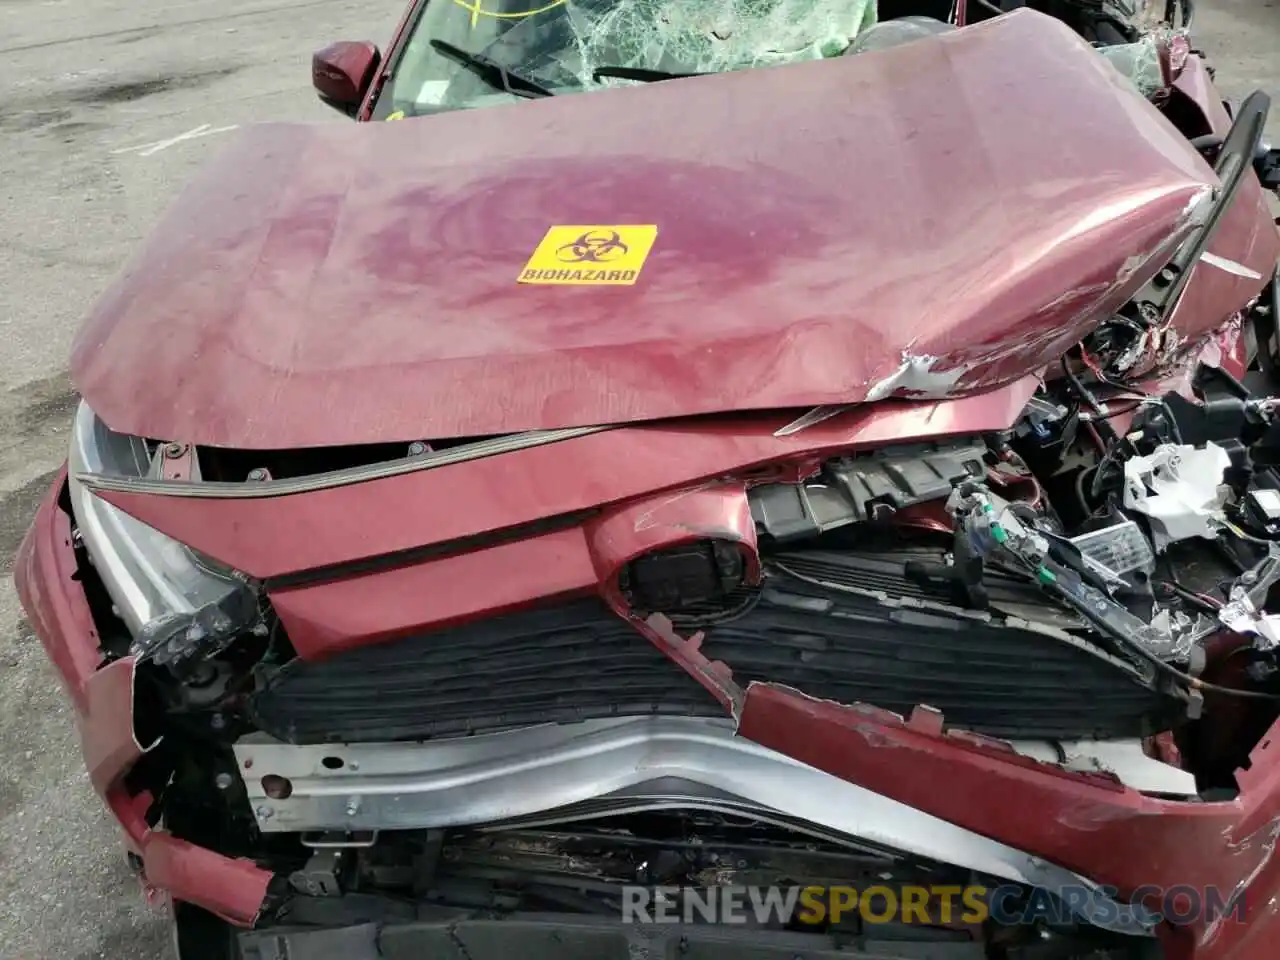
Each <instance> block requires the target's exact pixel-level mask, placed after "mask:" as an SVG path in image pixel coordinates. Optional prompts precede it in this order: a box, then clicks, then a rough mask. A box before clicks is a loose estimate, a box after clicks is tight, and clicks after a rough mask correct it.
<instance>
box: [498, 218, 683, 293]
mask: <svg viewBox="0 0 1280 960" xmlns="http://www.w3.org/2000/svg"><path fill="white" fill-rule="evenodd" d="M657 239H658V228H657V226H656V225H654V224H647V225H644V226H637V225H634V224H633V225H631V226H599V225H596V226H582V225H578V226H555V227H552V228H551V229H550V230H548V231H547V235H546V236H545V237H543V238H542V242H541V243H539V244H538V248H537V249H536V250H534V251H533V256H532V257H530V258H529V262H528V263H526V264H525V265H524V269H523V270H521V271H520V276H519V278H518V280H519V282H520V283H555V284H562V285H578V286H599V285H604V286H628V285H630V284H633V283H635V282H636V278H637V277H639V276H640V268H641V267H643V266H644V262H645V259H646V258H647V257H648V256H649V251H650V250H652V249H653V243H654V241H655V240H657Z"/></svg>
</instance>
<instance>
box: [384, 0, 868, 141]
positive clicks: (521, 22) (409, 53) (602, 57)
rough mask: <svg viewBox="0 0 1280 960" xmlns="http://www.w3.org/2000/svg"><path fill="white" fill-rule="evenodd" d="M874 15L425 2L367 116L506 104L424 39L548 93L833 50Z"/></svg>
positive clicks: (713, 6)
mask: <svg viewBox="0 0 1280 960" xmlns="http://www.w3.org/2000/svg"><path fill="white" fill-rule="evenodd" d="M875 22H876V5H875V0H429V2H427V3H426V4H424V6H423V7H422V9H421V11H420V14H419V17H418V20H417V22H416V24H415V25H414V26H413V28H412V31H413V32H412V34H411V35H410V38H409V40H408V43H407V44H406V45H405V47H404V52H403V53H402V55H401V57H400V60H399V63H398V64H397V65H396V68H395V71H394V73H393V75H392V77H391V79H390V80H389V81H388V82H387V86H386V87H385V88H384V90H383V92H382V95H381V96H380V97H379V98H378V104H377V107H376V108H375V110H374V113H373V119H375V120H386V119H394V118H396V117H398V116H401V115H403V116H414V115H419V114H424V113H433V112H436V111H440V110H453V109H459V108H463V107H473V106H483V105H486V104H489V103H502V102H507V101H509V100H511V99H512V95H511V94H509V93H504V92H503V91H502V89H501V88H502V84H501V83H497V84H495V82H494V78H493V76H492V74H491V75H490V76H487V77H486V76H485V72H486V71H484V70H474V69H467V67H466V66H464V65H462V64H460V63H459V62H458V60H457V58H451V57H448V56H446V55H445V54H444V53H442V52H441V51H440V50H439V49H438V48H437V47H436V46H433V44H432V41H437V42H443V44H445V45H452V46H454V47H457V48H460V49H461V50H462V51H465V52H467V53H470V54H480V55H482V56H483V57H484V58H486V59H488V60H491V61H494V62H496V63H497V64H499V65H500V66H502V67H504V68H505V69H507V70H509V71H511V72H512V73H513V74H518V75H519V76H520V77H522V78H524V79H526V80H529V81H533V82H535V83H536V84H538V85H539V86H541V87H545V88H546V89H547V90H549V91H550V92H551V93H553V94H557V95H558V94H564V93H577V92H581V91H585V90H592V89H598V88H601V87H607V86H614V85H618V84H628V83H631V82H632V81H630V80H618V79H612V78H601V79H599V80H597V79H594V78H593V76H592V74H593V72H594V71H595V70H596V69H597V68H599V67H605V66H608V67H631V68H642V69H646V70H659V71H670V72H673V73H719V72H723V71H728V70H740V69H745V68H749V67H756V66H767V65H770V64H777V63H790V62H794V61H799V60H816V59H818V58H821V57H827V56H835V55H839V54H840V53H842V52H843V51H844V50H845V49H847V48H848V47H849V45H850V44H851V43H852V42H853V40H854V39H855V38H856V37H857V36H858V35H859V34H860V33H861V32H863V31H864V30H866V29H867V28H868V27H870V26H872V25H873V24H874V23H875Z"/></svg>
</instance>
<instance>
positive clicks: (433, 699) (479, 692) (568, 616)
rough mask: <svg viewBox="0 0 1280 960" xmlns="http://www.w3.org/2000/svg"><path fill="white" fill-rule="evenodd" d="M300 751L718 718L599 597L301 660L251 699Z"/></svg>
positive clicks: (269, 725) (259, 715)
mask: <svg viewBox="0 0 1280 960" xmlns="http://www.w3.org/2000/svg"><path fill="white" fill-rule="evenodd" d="M253 712H254V714H255V719H256V720H257V722H258V723H259V725H260V726H261V727H262V728H263V729H264V730H266V731H268V732H269V733H271V734H272V735H273V736H276V737H279V738H280V739H282V740H288V741H291V742H295V743H317V742H326V741H327V742H335V741H345V742H357V741H362V740H363V741H369V740H401V739H419V738H429V737H442V736H457V735H460V734H467V733H477V732H483V731H490V730H501V729H509V728H511V727H519V726H527V725H530V724H535V723H569V722H572V721H575V720H586V719H595V718H600V717H613V716H643V715H646V714H651V715H678V716H720V715H723V714H724V710H723V709H722V708H721V707H720V705H719V703H717V702H716V700H715V699H714V698H713V697H712V696H711V695H710V694H709V693H707V691H706V690H705V689H703V687H702V686H700V685H699V684H698V682H697V681H696V680H694V679H693V678H692V677H690V676H689V675H688V674H687V673H685V672H684V671H683V670H681V669H680V668H678V667H677V666H675V664H673V663H671V661H670V660H668V659H667V658H666V657H665V656H663V654H662V652H661V651H660V650H659V649H658V648H657V647H655V646H654V645H653V644H652V643H650V642H649V641H648V640H646V639H645V638H644V637H643V636H641V635H640V634H639V633H637V632H636V631H635V629H634V628H633V627H631V626H630V625H629V624H628V623H626V622H625V621H624V620H622V619H621V618H619V617H618V616H617V615H616V614H614V613H613V612H611V611H610V610H609V609H608V607H606V606H605V605H604V603H603V602H602V601H600V600H597V599H589V600H581V601H576V602H573V603H570V604H566V605H562V606H555V607H551V608H545V609H539V610H530V611H526V612H522V613H513V614H508V615H506V616H502V617H495V618H494V619H492V620H484V621H480V622H476V623H471V624H467V625H465V626H461V627H455V628H452V629H448V630H441V631H439V632H436V633H431V634H428V635H426V636H421V637H410V638H408V639H404V640H399V641H394V642H392V643H387V644H382V645H380V646H375V647H367V648H364V649H361V650H354V651H352V652H350V653H344V654H340V655H338V656H336V657H332V658H330V659H328V660H323V661H318V662H315V663H307V662H304V661H301V660H295V661H293V662H292V663H290V664H289V665H287V666H285V667H284V668H283V669H281V670H280V672H279V673H278V674H277V675H276V676H275V677H274V678H273V679H272V680H271V682H270V683H269V685H268V686H267V689H266V690H265V691H263V692H262V693H259V694H258V695H257V696H255V697H254V699H253Z"/></svg>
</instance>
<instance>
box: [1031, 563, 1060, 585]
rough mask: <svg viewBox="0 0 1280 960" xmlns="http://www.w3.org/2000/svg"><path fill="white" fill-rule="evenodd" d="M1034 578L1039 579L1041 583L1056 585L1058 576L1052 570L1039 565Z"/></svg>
mask: <svg viewBox="0 0 1280 960" xmlns="http://www.w3.org/2000/svg"><path fill="white" fill-rule="evenodd" d="M1036 576H1037V577H1039V578H1040V582H1041V583H1057V582H1058V575H1057V574H1056V573H1054V572H1053V571H1052V570H1050V569H1049V568H1048V567H1046V566H1045V565H1044V564H1041V565H1040V568H1039V569H1038V570H1036Z"/></svg>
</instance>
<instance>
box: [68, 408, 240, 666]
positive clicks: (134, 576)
mask: <svg viewBox="0 0 1280 960" xmlns="http://www.w3.org/2000/svg"><path fill="white" fill-rule="evenodd" d="M152 459H153V457H152V454H151V453H150V451H149V450H148V447H147V443H146V441H144V440H142V439H140V438H138V437H129V436H125V435H123V434H118V433H115V432H113V431H111V430H110V429H108V428H107V426H106V425H105V424H104V423H103V422H102V421H101V420H99V419H98V417H97V415H95V414H94V412H93V411H92V410H91V409H90V408H89V405H88V404H87V403H85V402H83V401H81V403H80V406H79V408H78V409H77V410H76V417H75V423H74V425H73V428H72V431H71V452H70V456H69V464H68V467H69V469H68V474H69V477H70V479H69V488H70V495H71V509H72V512H73V513H74V514H75V519H76V523H77V526H78V528H79V531H80V536H81V538H82V539H83V541H84V546H85V549H86V551H87V552H88V554H89V559H90V560H91V561H92V563H93V566H94V569H95V570H96V571H97V573H98V576H99V577H100V578H101V579H102V583H103V586H105V587H106V590H107V593H108V594H109V595H110V597H111V600H112V603H113V604H114V608H115V612H116V614H117V615H118V616H119V617H120V619H121V620H122V621H123V622H124V624H125V626H126V627H128V629H129V632H130V634H132V636H133V638H134V643H133V650H132V652H133V653H134V654H135V655H138V656H143V657H149V658H152V659H154V660H155V661H156V662H157V663H170V662H177V661H181V660H185V659H190V658H192V657H195V656H200V655H204V656H208V655H210V654H212V653H216V652H217V651H218V650H220V649H222V648H223V647H224V646H225V645H226V644H227V643H229V642H230V641H231V640H232V639H234V638H235V636H236V635H237V634H238V633H240V632H241V631H243V630H245V629H247V628H249V627H251V626H252V625H253V623H254V621H255V620H256V619H257V615H258V614H257V611H258V603H257V591H256V589H255V588H254V586H253V585H252V584H250V583H249V582H248V580H247V578H245V577H243V576H242V575H240V574H238V573H236V572H235V571H232V570H229V569H227V568H226V567H224V566H222V565H221V564H219V563H217V561H214V560H212V559H210V558H208V557H205V556H202V555H201V554H199V553H197V552H196V551H194V550H192V549H191V548H190V547H187V546H185V545H183V544H181V543H179V542H178V541H176V540H174V539H172V538H171V537H167V536H165V535H164V534H162V533H160V532H159V531H158V530H156V529H154V528H152V527H149V526H147V525H146V524H145V523H142V522H141V521H140V520H136V519H134V518H133V517H131V516H129V515H128V514H127V513H125V512H124V511H122V510H120V509H118V508H116V507H113V506H112V505H111V504H109V503H107V502H106V501H105V500H103V499H101V498H100V497H98V496H97V495H96V494H95V493H93V492H92V491H91V490H90V489H89V488H88V487H86V486H85V485H84V484H83V483H81V482H80V480H79V479H78V477H79V476H80V475H82V474H105V475H110V476H128V477H145V476H147V475H148V474H149V473H150V471H151V469H152V467H151V464H152Z"/></svg>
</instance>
